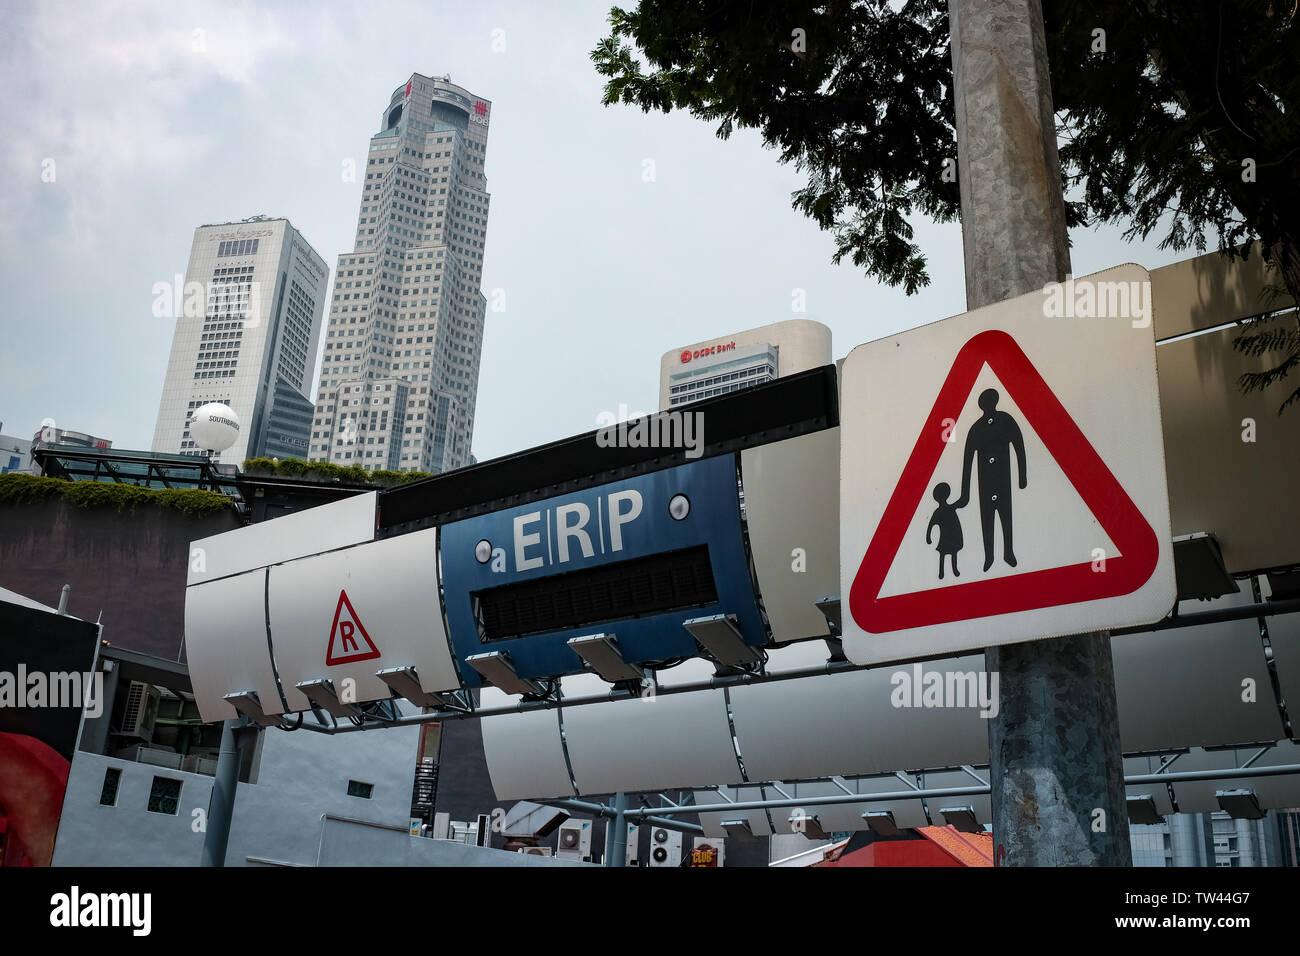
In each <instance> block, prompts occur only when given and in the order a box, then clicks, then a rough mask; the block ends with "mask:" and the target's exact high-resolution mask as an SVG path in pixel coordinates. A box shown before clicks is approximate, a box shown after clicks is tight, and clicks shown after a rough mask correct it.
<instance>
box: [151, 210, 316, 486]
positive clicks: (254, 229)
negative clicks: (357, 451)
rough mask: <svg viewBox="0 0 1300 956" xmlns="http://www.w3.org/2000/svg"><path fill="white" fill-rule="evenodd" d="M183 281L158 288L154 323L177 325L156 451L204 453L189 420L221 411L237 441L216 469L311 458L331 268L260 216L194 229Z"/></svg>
mask: <svg viewBox="0 0 1300 956" xmlns="http://www.w3.org/2000/svg"><path fill="white" fill-rule="evenodd" d="M180 278H181V277H179V276H178V277H177V281H176V283H174V284H171V285H169V284H167V283H159V285H157V286H155V288H154V292H155V301H154V314H155V316H159V317H167V316H171V317H174V320H175V323H176V325H175V331H174V333H173V335H172V352H171V359H170V361H169V362H168V365H167V377H166V380H165V383H164V385H163V394H162V401H161V403H160V405H159V409H158V423H157V425H156V427H155V429H154V438H153V446H152V450H153V451H159V452H172V453H180V454H189V455H202V454H205V453H206V449H203V448H200V447H199V446H198V444H197V443H196V442H195V440H194V437H193V436H192V435H191V434H190V430H189V422H190V416H191V415H193V413H194V411H195V410H196V409H198V408H199V407H201V406H203V405H206V404H208V403H209V402H222V403H224V404H226V405H229V406H230V407H231V408H232V409H234V411H235V414H236V415H238V416H239V421H240V432H239V438H238V440H237V441H236V443H235V445H234V446H233V447H231V448H229V449H226V450H225V451H222V452H221V453H220V454H219V455H218V456H216V458H217V459H218V460H219V461H221V462H222V463H224V464H240V463H242V462H243V461H244V459H245V458H257V457H263V456H265V457H272V458H306V457H307V452H308V444H309V441H308V436H309V435H310V432H311V419H312V411H313V403H312V401H311V398H310V395H311V385H312V377H313V374H314V372H315V365H316V351H317V346H318V344H319V342H320V332H321V318H322V315H323V314H324V307H325V295H326V289H327V285H328V278H329V268H328V266H326V265H325V260H324V259H322V258H321V257H320V256H319V255H318V254H317V253H316V251H315V250H314V249H313V248H312V247H311V246H310V245H309V244H308V243H307V241H306V240H305V239H304V238H303V237H302V234H301V233H299V232H298V230H296V229H295V228H293V226H292V225H291V224H290V223H289V221H288V220H287V219H269V218H265V217H261V216H255V217H253V218H251V219H246V220H244V221H242V222H231V223H224V224H221V225H212V226H200V227H199V228H198V229H196V230H195V231H194V244H193V246H192V247H191V250H190V261H189V267H188V269H187V271H186V274H185V277H184V282H183V284H182V283H181V281H180Z"/></svg>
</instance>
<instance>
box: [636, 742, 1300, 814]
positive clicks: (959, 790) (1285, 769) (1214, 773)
mask: <svg viewBox="0 0 1300 956" xmlns="http://www.w3.org/2000/svg"><path fill="white" fill-rule="evenodd" d="M1257 756H1258V755H1257ZM1252 759H1253V758H1252ZM1171 762H1172V761H1171ZM1247 763H1249V761H1248V762H1247ZM962 769H965V768H962ZM927 772H933V771H927ZM1290 774H1300V764H1279V765H1277V766H1273V767H1249V766H1246V765H1243V766H1241V767H1227V768H1222V769H1218V770H1189V771H1187V772H1185V773H1163V772H1159V771H1158V772H1156V773H1141V774H1128V775H1126V776H1125V777H1124V785H1125V786H1141V785H1143V784H1148V783H1167V782H1171V781H1172V782H1177V781H1192V780H1233V779H1239V778H1242V777H1248V778H1249V777H1281V776H1288V775H1290ZM976 779H978V777H977V778H976ZM787 782H792V781H787ZM799 782H801V783H803V782H821V781H799ZM744 786H746V787H750V786H758V787H772V786H773V784H771V783H765V784H748V783H747V784H744ZM989 793H990V788H989V785H988V784H987V783H983V784H973V785H971V786H969V787H935V788H927V787H915V788H913V789H911V790H894V791H891V792H888V793H850V794H842V793H832V794H823V795H821V796H807V797H789V798H786V799H781V800H745V801H736V800H732V799H731V798H730V797H728V796H727V795H726V794H724V793H721V792H719V793H718V797H719V798H720V799H722V800H725V801H726V802H725V803H701V804H693V805H690V806H685V807H677V808H661V809H658V810H656V811H654V812H655V813H657V814H659V815H660V816H668V815H676V814H679V813H732V812H735V811H738V810H768V809H776V808H778V807H824V806H834V805H839V804H846V803H881V802H886V801H891V800H924V799H932V798H935V797H973V796H987V795H988V794H989ZM649 812H650V811H646V810H629V811H627V816H628V818H629V819H632V818H635V817H639V816H643V815H644V814H646V813H649Z"/></svg>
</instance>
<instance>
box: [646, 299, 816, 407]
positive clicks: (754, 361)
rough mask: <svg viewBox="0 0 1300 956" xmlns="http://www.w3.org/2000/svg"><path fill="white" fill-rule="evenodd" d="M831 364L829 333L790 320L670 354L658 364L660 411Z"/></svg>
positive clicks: (812, 325)
mask: <svg viewBox="0 0 1300 956" xmlns="http://www.w3.org/2000/svg"><path fill="white" fill-rule="evenodd" d="M830 363H831V330H830V329H829V328H827V327H826V326H824V325H822V324H821V323H820V322H813V321H811V320H808V319H792V320H790V321H788V322H776V323H774V324H772V325H764V326H761V327H760V328H756V329H749V330H748V331H745V332H737V333H736V334H735V335H726V336H721V337H718V338H714V339H706V340H704V341H702V342H694V343H692V344H690V345H684V346H681V347H680V348H676V349H670V350H669V351H667V352H665V353H664V354H663V357H662V358H661V359H660V360H659V408H660V409H661V410H663V411H667V410H669V409H671V408H676V407H678V406H680V405H686V404H689V403H690V402H694V401H699V400H700V399H703V398H713V397H714V396H716V395H723V394H726V393H727V392H734V391H737V390H738V389H742V388H749V387H751V386H754V385H761V384H763V383H764V382H770V381H772V380H773V379H776V378H780V377H781V376H784V375H792V374H794V373H796V372H804V371H807V370H808V369H811V368H819V367H821V366H823V365H829V364H830Z"/></svg>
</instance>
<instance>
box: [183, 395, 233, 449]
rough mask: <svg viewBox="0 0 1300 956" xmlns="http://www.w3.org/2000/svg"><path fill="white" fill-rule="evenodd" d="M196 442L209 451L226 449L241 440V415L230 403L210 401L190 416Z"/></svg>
mask: <svg viewBox="0 0 1300 956" xmlns="http://www.w3.org/2000/svg"><path fill="white" fill-rule="evenodd" d="M190 435H191V436H192V437H193V439H194V444H196V445H198V446H199V447H200V448H203V449H205V450H208V451H225V450H226V449H227V448H229V447H230V446H231V445H233V444H234V443H235V442H236V441H238V440H239V416H238V415H236V414H235V410H234V409H233V408H231V407H230V406H229V405H223V404H222V403H221V402H209V403H208V404H207V405H203V406H201V407H199V408H196V409H195V410H194V415H193V417H191V418H190Z"/></svg>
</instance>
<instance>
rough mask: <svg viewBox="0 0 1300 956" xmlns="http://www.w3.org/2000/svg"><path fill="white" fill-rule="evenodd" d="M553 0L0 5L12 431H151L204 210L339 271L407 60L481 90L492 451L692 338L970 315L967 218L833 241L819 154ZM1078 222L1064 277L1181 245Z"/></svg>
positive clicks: (627, 387)
mask: <svg viewBox="0 0 1300 956" xmlns="http://www.w3.org/2000/svg"><path fill="white" fill-rule="evenodd" d="M542 7H543V5H534V4H527V3H523V2H521V0H515V2H511V3H490V2H473V3H471V2H465V0H461V2H457V3H443V2H428V0H424V2H414V3H396V2H393V3H384V2H364V3H331V2H319V3H311V4H306V3H295V2H286V3H273V2H264V0H260V2H256V3H240V2H233V3H232V2H228V0H223V2H192V3H186V2H171V0H165V2H152V0H135V2H133V3H130V4H121V5H118V4H113V5H107V4H85V3H60V2H33V3H21V2H18V3H15V2H13V0H8V2H6V3H4V4H3V5H0V83H2V84H3V88H4V89H5V91H6V95H5V97H4V103H5V105H4V108H3V109H4V116H3V120H4V129H5V136H4V137H3V138H0V422H3V431H4V432H5V433H6V434H9V435H15V436H18V437H28V436H30V435H31V434H32V433H33V432H35V431H36V430H37V428H38V426H39V425H40V423H41V422H42V421H43V420H45V419H47V418H49V419H52V420H53V421H54V422H55V424H57V425H59V426H60V427H64V428H70V429H73V430H76V431H83V432H89V433H91V434H94V435H97V436H100V437H103V438H108V439H110V440H112V442H113V444H114V447H117V448H128V449H147V448H149V446H150V444H151V443H152V440H153V432H154V424H155V420H156V418H157V414H158V404H159V400H160V398H161V394H162V386H163V379H164V375H165V372H166V368H167V360H168V356H169V354H170V350H171V339H172V320H170V319H165V318H157V317H155V316H154V315H153V311H152V304H153V300H154V297H155V294H154V292H153V288H154V285H155V284H156V283H159V282H164V283H171V282H173V281H174V279H175V276H176V275H177V274H182V275H183V274H184V272H185V270H186V265H187V259H188V255H189V250H190V245H191V242H192V239H193V233H194V229H195V228H196V227H197V226H199V225H203V224H208V223H222V222H231V221H237V220H240V219H245V218H247V217H249V216H252V215H257V214H262V215H268V216H273V217H285V218H287V219H289V220H290V221H291V222H292V224H293V225H294V226H295V227H296V228H297V229H298V230H299V231H300V232H301V233H302V234H303V237H304V238H305V239H306V240H307V241H308V242H309V243H311V245H312V246H313V247H314V248H315V249H316V251H317V252H318V253H319V254H320V255H321V257H322V258H324V260H325V261H326V263H328V264H329V266H330V271H331V281H332V279H333V271H334V267H335V265H336V263H337V257H338V256H339V254H340V253H343V252H347V251H350V250H351V248H352V246H351V242H352V239H353V237H354V231H353V230H354V229H355V225H356V216H357V213H358V207H359V205H360V199H361V186H362V184H361V183H360V182H348V181H346V177H345V176H344V175H343V170H344V167H345V164H346V163H347V161H349V160H352V161H354V162H356V163H357V166H358V167H364V164H365V159H364V157H365V155H366V149H367V146H368V143H369V138H370V137H371V136H372V135H373V134H374V133H376V132H378V131H379V129H380V122H381V116H382V113H383V111H384V108H385V107H386V106H387V104H388V99H389V96H390V95H391V93H392V91H393V90H394V89H396V88H397V87H398V86H400V85H403V84H404V83H405V82H406V80H407V79H409V77H410V75H411V74H412V73H413V72H418V73H422V74H424V75H426V76H433V75H445V74H450V76H451V78H452V80H453V82H455V83H458V84H460V85H462V86H464V87H466V88H467V89H469V90H471V91H472V92H474V93H475V94H477V95H481V96H483V97H484V98H486V99H488V100H490V101H491V102H492V126H491V129H490V132H489V139H488V147H487V153H486V170H487V188H488V191H489V192H490V194H491V197H492V201H491V212H490V214H489V217H488V225H487V238H486V244H485V245H486V248H485V253H484V265H483V291H484V294H485V295H486V296H487V297H488V301H489V311H488V313H487V325H486V330H485V334H484V344H483V364H482V372H481V376H480V380H479V394H478V408H477V414H476V421H475V434H474V443H473V451H474V454H475V456H476V457H477V458H478V459H479V460H480V461H482V460H486V459H489V458H494V457H497V456H500V455H505V454H510V453H512V452H516V451H520V450H523V449H526V448H529V447H532V446H534V445H538V444H541V443H543V442H548V441H553V440H555V439H558V438H563V437H566V436H568V435H574V434H578V433H580V432H584V431H588V430H590V429H592V428H595V427H596V426H597V419H598V416H600V415H601V414H602V413H613V414H615V415H618V413H619V410H620V408H625V409H629V410H632V411H652V410H654V408H655V406H656V403H657V397H658V374H659V357H660V356H661V355H662V354H663V353H664V352H666V351H669V350H671V349H673V348H675V347H678V346H681V345H684V344H688V343H692V342H696V341H699V340H703V339H707V338H712V337H715V336H716V337H722V336H726V335H728V334H733V333H735V332H738V331H742V330H744V329H748V328H753V327H755V326H759V325H766V324H768V323H771V322H777V321H781V320H783V319H788V318H808V319H815V320H817V321H820V322H824V323H825V324H827V325H828V326H830V328H831V330H832V334H833V351H834V355H835V357H836V358H841V357H843V356H844V355H846V354H847V353H848V352H849V351H850V350H851V349H852V348H853V347H854V346H856V345H859V344H861V343H863V342H868V341H871V340H873V339H876V338H880V337H882V336H885V335H891V334H894V333H896V332H898V331H901V330H904V329H907V328H911V327H914V326H917V325H922V324H925V323H928V322H933V321H935V320H937V319H941V318H945V317H947V316H950V315H955V314H958V313H961V312H963V311H965V285H964V281H965V280H964V277H963V271H962V249H961V230H960V226H958V225H955V224H951V225H946V226H936V225H933V224H930V223H927V222H924V221H918V222H917V223H915V225H916V227H917V237H918V241H919V243H920V245H921V247H922V249H923V251H924V252H925V253H926V255H927V256H928V258H929V260H930V266H929V269H930V275H931V279H932V283H931V285H930V286H929V287H928V288H926V289H925V290H923V291H922V292H921V293H920V294H918V295H915V296H911V297H908V296H906V295H905V294H904V293H903V292H902V291H901V290H898V289H890V288H888V287H886V286H883V285H881V284H880V283H879V282H877V281H875V280H873V279H870V278H868V277H867V276H866V275H865V274H864V273H862V272H861V271H860V270H858V269H856V268H855V267H853V266H852V265H850V264H847V263H846V264H844V265H839V266H837V265H833V264H832V262H831V257H832V255H833V253H834V250H835V246H834V240H833V238H832V236H831V235H830V234H829V233H824V232H821V231H820V230H818V229H817V227H816V226H815V225H813V224H812V223H811V222H810V221H809V220H808V219H806V218H805V217H803V216H802V215H801V214H799V213H797V212H795V211H794V210H793V209H792V208H791V204H790V196H791V193H793V192H794V191H795V190H796V189H798V188H799V187H800V186H801V185H802V184H803V178H802V176H801V175H800V174H799V172H798V171H797V170H796V169H794V168H793V167H792V166H783V165H781V164H780V162H779V161H778V158H777V155H776V153H774V152H773V151H771V150H765V149H764V148H763V146H762V142H761V139H760V137H759V135H758V133H757V132H754V131H742V132H739V133H736V134H734V135H733V136H732V137H731V138H730V139H728V140H721V139H719V138H717V136H716V135H715V130H714V128H713V127H712V126H711V125H709V124H706V123H704V122H701V121H699V120H696V119H693V118H692V117H690V116H689V115H688V114H684V113H674V114H671V115H664V114H660V113H655V114H644V113H642V112H641V111H640V110H639V109H637V108H635V107H629V106H613V107H604V106H602V105H601V102H600V100H601V92H602V82H601V77H600V76H599V75H598V74H597V73H596V72H595V69H594V68H593V66H592V64H591V61H590V51H591V50H592V49H593V48H594V47H595V46H596V44H597V42H598V41H599V40H600V39H602V38H603V37H604V36H605V35H606V33H607V32H608V31H607V16H608V10H609V0H603V2H588V0H566V2H565V3H563V4H555V5H549V4H548V5H545V8H544V9H541V8H542ZM647 161H650V162H649V163H647ZM647 169H653V178H649V177H647V175H646V170H647ZM1071 241H1072V243H1073V247H1072V250H1071V256H1072V263H1073V271H1074V274H1075V275H1083V274H1086V273H1089V272H1095V271H1098V270H1100V269H1103V268H1107V267H1109V266H1112V265H1116V264H1119V263H1121V262H1129V261H1131V262H1137V263H1140V264H1141V265H1144V266H1146V267H1148V268H1154V267H1156V266H1160V265H1164V264H1167V263H1169V262H1172V261H1174V260H1175V259H1178V258H1181V257H1182V256H1180V255H1178V254H1175V253H1171V252H1168V251H1161V250H1157V249H1156V248H1155V243H1154V241H1152V242H1149V243H1145V244H1138V243H1134V244H1130V243H1125V242H1124V241H1123V240H1122V239H1121V237H1120V230H1118V229H1116V228H1102V229H1098V230H1076V231H1075V232H1074V233H1072V235H1071ZM1187 254H1190V253H1187ZM1187 254H1184V255H1187ZM497 290H500V291H499V292H498V291H497ZM796 290H802V293H803V298H804V301H805V302H806V311H804V312H795V311H793V305H794V303H795V301H796V298H797V297H796ZM494 296H495V301H497V302H500V303H502V304H503V305H504V308H503V310H501V311H493V310H492V307H491V304H492V303H493V301H494ZM327 301H328V300H327ZM327 320H328V314H326V315H325V317H324V319H323V321H327ZM324 341H325V339H324V335H323V334H322V336H321V352H322V353H323V349H324ZM316 361H317V368H318V369H319V366H320V355H319V354H318V355H317V359H316ZM311 394H312V397H313V398H314V396H315V389H314V388H313V390H312V393H311ZM619 417H624V416H622V415H619Z"/></svg>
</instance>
